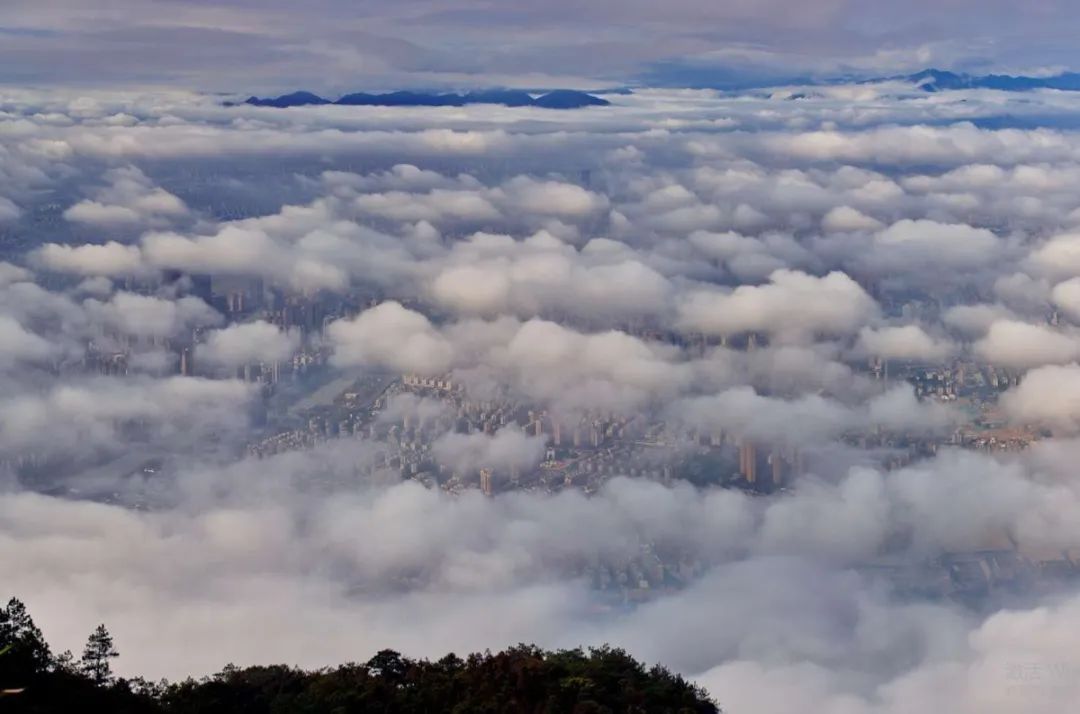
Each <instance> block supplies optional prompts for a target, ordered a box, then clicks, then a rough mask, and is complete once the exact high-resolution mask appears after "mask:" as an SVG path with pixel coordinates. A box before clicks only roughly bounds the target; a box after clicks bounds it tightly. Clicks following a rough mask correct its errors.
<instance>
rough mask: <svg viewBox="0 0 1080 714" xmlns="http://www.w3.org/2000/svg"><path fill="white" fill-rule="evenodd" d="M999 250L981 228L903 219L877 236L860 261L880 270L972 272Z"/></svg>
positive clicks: (988, 232)
mask: <svg viewBox="0 0 1080 714" xmlns="http://www.w3.org/2000/svg"><path fill="white" fill-rule="evenodd" d="M1001 247H1002V245H1001V241H1000V239H998V237H997V236H995V235H994V234H993V233H991V232H990V231H989V230H986V229H985V228H974V227H972V226H968V225H963V224H944V223H938V222H936V221H930V220H917V221H913V220H908V219H905V220H902V221H898V222H897V223H894V224H893V225H891V226H889V227H888V228H886V229H885V230H883V231H881V232H880V233H877V234H876V235H875V236H874V239H873V243H872V249H871V250H872V252H871V253H870V254H869V255H868V256H866V257H865V258H864V260H865V261H866V262H867V264H869V265H870V266H872V267H874V268H878V269H882V270H896V269H901V270H918V269H924V270H940V269H959V268H974V267H979V266H983V265H987V264H988V263H990V262H992V261H993V260H995V259H996V258H997V257H998V255H999V254H1000V251H1001Z"/></svg>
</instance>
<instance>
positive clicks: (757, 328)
mask: <svg viewBox="0 0 1080 714" xmlns="http://www.w3.org/2000/svg"><path fill="white" fill-rule="evenodd" d="M877 309H878V308H877V304H876V303H875V302H874V299H873V298H871V297H870V296H869V295H868V294H867V293H866V292H865V291H864V290H863V289H862V288H861V287H859V285H858V284H857V283H856V282H855V281H854V280H852V279H851V278H850V277H848V276H847V275H845V274H844V273H840V272H833V273H829V274H828V275H826V276H824V277H821V278H819V277H815V276H813V275H807V274H806V273H801V272H797V271H791V270H778V271H776V272H775V273H773V274H772V276H771V277H770V281H769V283H767V284H765V285H742V286H739V287H737V288H735V289H734V290H733V291H731V292H729V293H725V292H719V291H698V292H695V293H691V294H690V295H689V296H688V297H687V298H686V299H685V300H684V301H683V302H682V303H681V304H680V305H679V307H678V312H679V316H678V324H679V326H680V328H681V329H683V330H686V331H692V332H703V333H705V334H710V335H736V334H739V333H743V332H763V333H767V334H770V335H774V336H776V337H780V338H788V337H795V338H807V337H812V336H814V335H816V334H824V335H844V334H848V333H851V332H854V331H855V330H857V329H858V328H859V327H860V326H861V325H863V324H865V323H866V322H867V321H868V320H870V319H871V318H873V317H874V315H876V314H877Z"/></svg>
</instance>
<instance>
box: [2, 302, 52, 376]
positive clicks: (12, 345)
mask: <svg viewBox="0 0 1080 714" xmlns="http://www.w3.org/2000/svg"><path fill="white" fill-rule="evenodd" d="M54 351H55V350H54V348H53V346H52V345H51V344H49V342H48V341H47V340H45V339H42V338H41V337H40V336H38V335H36V334H34V333H33V332H30V331H28V330H27V329H26V328H25V327H23V326H22V325H21V324H19V322H18V321H17V320H15V319H14V318H12V317H9V316H7V315H0V367H6V366H10V365H11V364H13V363H18V362H33V361H40V360H43V359H45V358H47V357H49V356H50V355H52V354H53V353H54Z"/></svg>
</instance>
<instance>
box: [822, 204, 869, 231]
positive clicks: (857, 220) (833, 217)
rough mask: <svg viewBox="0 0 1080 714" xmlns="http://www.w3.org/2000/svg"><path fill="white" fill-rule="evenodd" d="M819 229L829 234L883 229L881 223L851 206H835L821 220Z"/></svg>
mask: <svg viewBox="0 0 1080 714" xmlns="http://www.w3.org/2000/svg"><path fill="white" fill-rule="evenodd" d="M821 227H822V228H824V229H825V230H826V231H829V232H830V233H850V232H853V231H878V230H881V229H882V228H884V226H883V225H882V224H881V221H879V220H877V219H875V218H872V217H870V216H868V215H866V214H865V213H862V212H861V211H859V210H857V209H854V208H852V207H851V206H837V207H836V208H833V209H831V210H830V211H829V212H828V213H826V214H825V217H824V218H822V219H821Z"/></svg>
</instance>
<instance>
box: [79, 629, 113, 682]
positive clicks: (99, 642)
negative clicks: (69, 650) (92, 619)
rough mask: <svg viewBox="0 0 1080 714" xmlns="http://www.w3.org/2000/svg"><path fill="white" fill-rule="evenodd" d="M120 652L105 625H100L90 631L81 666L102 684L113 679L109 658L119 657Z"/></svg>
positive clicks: (94, 680)
mask: <svg viewBox="0 0 1080 714" xmlns="http://www.w3.org/2000/svg"><path fill="white" fill-rule="evenodd" d="M119 656H120V653H119V652H117V651H116V647H114V646H113V639H112V635H110V634H109V631H108V630H107V629H105V625H98V626H97V629H96V630H94V631H93V632H92V633H90V638H89V639H87V641H86V648H85V649H84V650H83V655H82V660H81V661H80V663H79V664H80V668H81V669H82V671H83V673H84V674H85V675H86V676H87V677H89V678H90V679H91V680H93V682H94V683H95V684H98V685H102V684H107V683H109V682H110V681H112V667H111V666H110V665H109V660H110V659H112V658H113V657H119Z"/></svg>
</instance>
